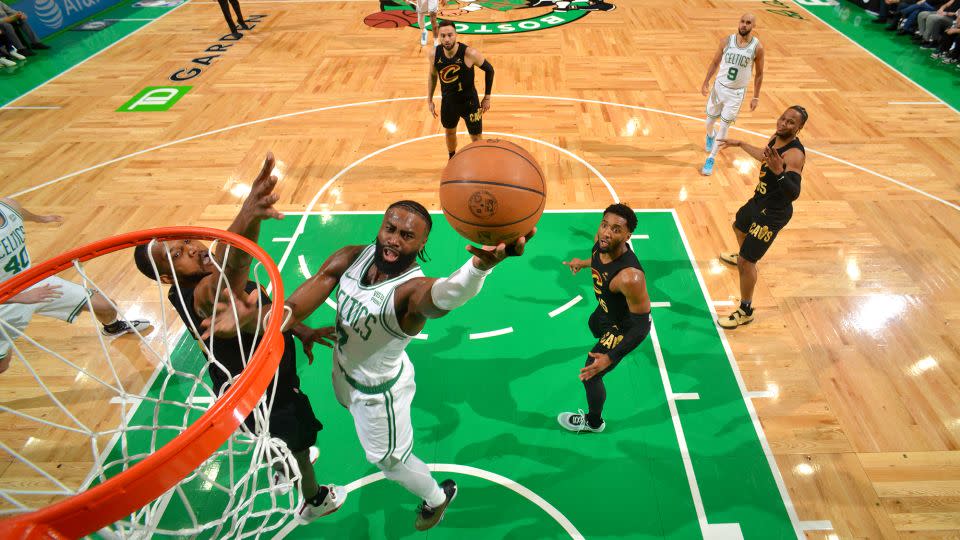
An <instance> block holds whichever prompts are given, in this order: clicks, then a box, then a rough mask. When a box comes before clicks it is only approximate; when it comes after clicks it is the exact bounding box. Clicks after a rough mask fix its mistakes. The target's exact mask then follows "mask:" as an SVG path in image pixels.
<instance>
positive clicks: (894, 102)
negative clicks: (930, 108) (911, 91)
mask: <svg viewBox="0 0 960 540" xmlns="http://www.w3.org/2000/svg"><path fill="white" fill-rule="evenodd" d="M887 105H944V103H943V102H942V101H888V102H887Z"/></svg>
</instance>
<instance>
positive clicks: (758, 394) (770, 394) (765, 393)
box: [746, 390, 777, 399]
mask: <svg viewBox="0 0 960 540" xmlns="http://www.w3.org/2000/svg"><path fill="white" fill-rule="evenodd" d="M746 396H747V397H748V398H750V399H770V398H775V397H777V393H776V392H774V391H772V390H754V391H752V392H747V393H746Z"/></svg>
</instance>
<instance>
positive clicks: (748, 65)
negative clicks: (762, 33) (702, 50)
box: [717, 34, 760, 89]
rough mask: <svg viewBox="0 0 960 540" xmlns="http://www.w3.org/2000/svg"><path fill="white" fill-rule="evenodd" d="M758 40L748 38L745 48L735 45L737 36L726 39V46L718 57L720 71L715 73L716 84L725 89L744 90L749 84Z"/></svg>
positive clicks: (732, 35)
mask: <svg viewBox="0 0 960 540" xmlns="http://www.w3.org/2000/svg"><path fill="white" fill-rule="evenodd" d="M759 46H760V40H759V39H757V38H756V37H753V38H750V42H749V43H747V46H746V47H740V46H738V45H737V34H731V35H730V37H729V38H727V46H726V47H724V48H723V55H721V56H720V70H719V71H717V82H718V83H720V84H722V85H723V86H726V87H727V88H734V89H740V88H746V87H747V85H748V84H750V75H751V74H753V59H754V57H756V56H757V47H759Z"/></svg>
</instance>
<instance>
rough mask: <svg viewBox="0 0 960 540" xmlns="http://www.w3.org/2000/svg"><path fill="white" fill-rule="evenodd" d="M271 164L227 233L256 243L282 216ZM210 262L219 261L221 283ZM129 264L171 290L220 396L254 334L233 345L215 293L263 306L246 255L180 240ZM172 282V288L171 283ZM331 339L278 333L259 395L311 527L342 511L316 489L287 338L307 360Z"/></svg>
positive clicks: (320, 333) (306, 404)
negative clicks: (296, 474)
mask: <svg viewBox="0 0 960 540" xmlns="http://www.w3.org/2000/svg"><path fill="white" fill-rule="evenodd" d="M273 165H274V159H273V155H272V154H267V159H266V161H265V162H264V165H263V169H262V170H261V171H260V174H259V176H258V177H257V179H256V180H254V181H253V184H252V186H251V190H250V195H249V196H248V197H247V199H246V200H244V202H243V205H242V206H241V208H240V212H239V213H238V214H237V217H236V218H235V219H234V221H233V223H232V224H231V225H230V228H229V229H228V230H229V231H230V232H233V233H236V234H240V235H242V236H245V237H246V238H249V239H250V240H253V241H254V242H256V241H257V237H258V236H259V234H260V222H261V221H263V220H264V219H268V218H281V217H283V216H282V214H280V213H279V212H278V211H277V210H275V209H274V208H273V204H274V203H275V202H276V201H277V196H276V195H274V194H273V193H272V192H273V188H274V187H275V186H276V184H277V177H276V176H271V173H272V171H273ZM168 253H169V259H168ZM151 259H152V260H153V263H151ZM212 259H216V260H218V261H221V265H220V266H221V268H223V272H222V276H221V271H220V270H219V269H218V268H217V266H216V265H214V264H213V261H212ZM171 261H172V267H171ZM134 262H135V263H136V265H137V269H138V270H140V272H141V273H143V274H144V275H145V276H147V277H149V278H150V279H155V280H158V281H160V282H162V283H165V284H168V285H171V287H170V291H169V294H168V298H169V300H170V302H171V303H172V304H173V305H174V307H175V308H176V309H177V313H178V314H179V315H180V318H181V319H182V320H183V323H184V325H185V326H186V327H187V328H188V329H189V330H190V333H191V334H192V335H193V337H194V338H195V339H197V340H198V341H200V342H201V344H202V346H201V348H202V349H203V350H204V351H205V352H206V351H208V350H212V351H213V353H214V355H215V356H216V359H217V361H218V363H214V362H211V363H210V365H209V369H208V372H209V374H210V379H211V381H212V382H213V391H214V392H216V393H217V394H222V393H223V392H224V391H225V390H226V388H227V386H228V385H229V384H231V383H232V381H233V380H234V378H235V377H237V376H239V375H240V373H241V372H242V371H243V368H244V364H245V362H244V357H245V356H244V351H247V353H248V354H249V351H252V350H254V348H255V347H256V345H257V343H255V341H257V339H258V338H257V337H256V336H255V330H256V328H251V329H249V331H248V329H247V328H246V327H244V328H243V329H241V332H240V338H241V341H242V348H241V343H240V342H238V340H237V337H236V334H237V332H236V328H235V326H234V324H233V323H234V321H233V318H232V310H231V309H230V308H229V307H227V309H223V308H224V306H223V304H222V303H223V302H226V301H227V300H226V297H227V296H228V295H229V293H227V292H226V291H224V292H221V293H220V302H221V304H219V305H217V306H215V305H214V295H215V294H216V292H217V291H216V288H217V287H218V286H219V287H224V288H225V287H226V283H227V282H229V283H230V287H231V288H232V290H233V291H238V292H239V291H245V293H246V294H244V295H242V297H241V299H242V300H243V302H238V303H237V306H238V309H241V308H243V307H246V308H247V311H251V310H256V309H257V305H256V304H257V295H259V296H260V300H261V301H262V302H263V303H264V305H265V306H268V305H269V304H270V302H271V300H270V297H269V296H267V295H266V293H265V292H263V291H261V290H259V289H258V288H257V286H256V284H255V283H253V282H252V281H249V280H248V279H247V276H249V274H250V262H251V257H250V255H249V254H247V253H244V252H243V251H241V250H239V249H232V250H231V253H230V256H229V257H228V258H226V260H224V248H223V247H222V244H221V247H220V248H219V249H218V250H217V253H211V252H210V251H208V249H207V247H206V246H204V245H203V244H202V243H201V242H197V241H193V240H189V239H182V240H175V241H168V242H163V243H161V242H153V243H151V244H149V245H140V246H137V248H136V249H135V250H134ZM154 264H155V265H156V273H155V272H154V268H153V266H154ZM174 276H176V281H174V279H173V277H174ZM238 296H239V295H238ZM241 304H242V305H241ZM251 306H252V307H251ZM214 310H216V311H217V313H218V315H217V317H218V318H217V328H215V329H212V331H213V334H214V335H213V336H212V337H211V338H209V339H208V337H207V336H205V335H204V336H202V339H201V334H204V333H205V332H204V330H205V329H204V327H203V321H204V318H205V317H210V315H212V313H213V312H214ZM228 312H229V313H231V316H229V317H228V316H227V315H226V313H228ZM221 313H223V315H221ZM253 320H254V324H256V322H257V321H259V320H260V318H259V317H257V316H256V315H254V318H253ZM333 334H334V329H333V328H332V327H329V328H322V329H317V330H314V329H311V328H307V327H306V326H303V325H298V326H297V327H295V328H293V329H292V331H291V332H288V333H285V334H284V336H283V344H284V351H283V356H282V357H281V359H280V365H279V367H278V372H277V377H276V379H275V383H271V384H270V387H269V388H268V390H267V394H266V395H268V396H270V395H273V399H274V401H273V406H272V408H271V412H270V434H271V435H273V436H275V437H277V438H280V439H282V440H283V441H284V442H286V443H287V446H288V447H289V449H290V451H291V453H292V454H293V456H294V458H295V459H296V460H297V465H298V466H299V468H300V472H301V475H302V479H301V483H300V491H301V493H302V494H303V499H304V500H303V503H302V504H301V506H300V508H299V510H298V514H299V516H300V518H301V519H302V520H304V521H311V520H313V519H316V518H319V517H322V516H324V515H327V514H330V513H332V512H335V511H336V510H337V509H339V508H340V506H341V505H342V504H343V501H344V500H345V499H346V496H347V492H346V490H345V489H344V488H343V487H340V486H334V485H327V486H319V485H318V484H317V480H316V476H315V475H314V471H313V464H312V463H311V462H310V458H309V450H310V447H311V446H312V445H313V444H314V443H315V442H316V439H317V432H318V431H320V430H321V429H323V426H322V425H320V422H319V421H318V420H317V418H316V416H314V414H313V409H312V408H311V406H310V400H309V399H308V398H307V396H306V395H305V394H303V393H302V392H301V391H300V379H299V378H298V377H297V371H296V352H295V349H294V343H293V337H292V336H293V335H296V336H297V337H298V338H299V339H300V341H302V342H303V346H304V351H305V352H306V353H307V356H308V357H309V359H310V360H311V361H312V360H313V355H312V353H311V349H312V347H313V344H314V343H320V344H323V345H326V346H328V347H329V346H331V345H332V336H333ZM221 365H222V367H221ZM224 369H226V371H227V373H225V372H224ZM274 384H275V385H276V390H275V391H274V388H273V387H274ZM249 420H250V419H249V418H248V421H247V426H248V427H252V423H251V422H250V421H249Z"/></svg>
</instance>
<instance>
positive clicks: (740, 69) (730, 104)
mask: <svg viewBox="0 0 960 540" xmlns="http://www.w3.org/2000/svg"><path fill="white" fill-rule="evenodd" d="M759 46H760V40H759V39H757V38H756V37H754V38H751V39H750V42H749V43H747V45H746V46H745V47H740V46H738V45H737V34H731V35H730V37H728V38H727V44H726V46H725V47H724V48H723V53H722V54H721V56H720V68H719V69H718V71H717V78H716V80H715V81H714V83H713V90H712V91H711V92H710V97H709V99H708V101H707V116H709V117H710V118H717V117H720V119H721V120H723V121H724V122H727V123H728V124H732V123H733V121H734V120H736V119H737V115H738V114H739V113H740V105H741V104H742V103H743V97H744V95H746V90H747V85H748V84H750V76H751V75H753V61H754V59H755V58H756V56H757V47H759Z"/></svg>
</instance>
